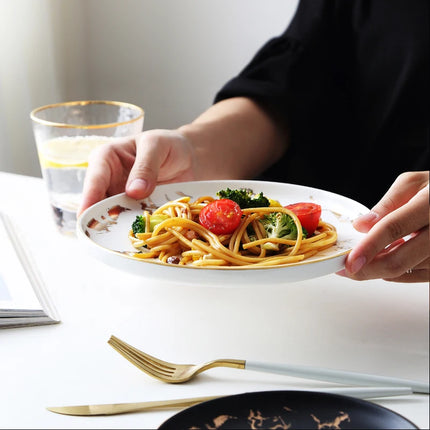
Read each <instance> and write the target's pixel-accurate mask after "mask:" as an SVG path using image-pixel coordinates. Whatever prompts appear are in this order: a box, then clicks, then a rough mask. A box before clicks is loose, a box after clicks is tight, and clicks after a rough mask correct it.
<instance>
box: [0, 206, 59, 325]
mask: <svg viewBox="0 0 430 430" xmlns="http://www.w3.org/2000/svg"><path fill="white" fill-rule="evenodd" d="M26 249H27V248H26V247H25V246H24V245H23V238H21V237H20V235H19V232H18V230H17V229H16V228H15V226H14V224H13V222H12V221H11V219H10V217H8V216H7V215H6V214H4V213H2V212H0V329H4V328H13V327H24V326H34V325H44V324H55V323H58V322H60V319H59V316H58V314H57V311H56V309H55V307H54V305H53V303H52V301H51V299H50V297H49V294H48V292H47V290H46V288H45V285H44V283H43V280H42V278H41V276H40V274H39V273H38V271H37V269H36V267H35V265H34V263H33V261H32V259H31V256H30V255H29V253H28V252H27V250H26Z"/></svg>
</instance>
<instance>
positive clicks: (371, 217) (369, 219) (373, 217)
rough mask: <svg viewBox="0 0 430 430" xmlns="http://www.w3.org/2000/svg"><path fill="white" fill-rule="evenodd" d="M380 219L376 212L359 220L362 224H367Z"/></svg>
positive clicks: (371, 212)
mask: <svg viewBox="0 0 430 430" xmlns="http://www.w3.org/2000/svg"><path fill="white" fill-rule="evenodd" d="M378 218H379V215H378V214H377V213H376V212H373V211H370V212H368V213H367V214H364V215H361V216H360V217H358V218H357V220H359V221H360V222H365V223H373V222H375V221H376V220H377V219H378Z"/></svg>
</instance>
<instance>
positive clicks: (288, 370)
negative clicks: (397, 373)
mask: <svg viewBox="0 0 430 430" xmlns="http://www.w3.org/2000/svg"><path fill="white" fill-rule="evenodd" d="M245 369H247V370H255V371H257V372H266V373H277V374H282V375H289V376H295V377H298V378H304V379H314V380H320V381H326V382H337V383H340V384H353V385H372V386H385V387H387V386H389V387H411V388H412V391H413V392H414V393H425V394H428V393H429V383H428V382H421V381H412V380H409V379H401V378H391V377H388V376H378V375H371V374H367V373H357V372H348V371H345V370H334V369H325V368H319V367H310V366H300V365H288V364H277V363H263V362H258V361H248V360H247V361H246V362H245Z"/></svg>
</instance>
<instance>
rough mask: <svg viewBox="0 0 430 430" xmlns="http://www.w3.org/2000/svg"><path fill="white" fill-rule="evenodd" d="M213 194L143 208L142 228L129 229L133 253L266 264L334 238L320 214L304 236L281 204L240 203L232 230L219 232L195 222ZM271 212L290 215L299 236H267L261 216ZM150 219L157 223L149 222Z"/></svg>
mask: <svg viewBox="0 0 430 430" xmlns="http://www.w3.org/2000/svg"><path fill="white" fill-rule="evenodd" d="M214 200H215V199H214V198H213V197H210V196H204V197H200V198H198V199H197V200H195V201H193V202H191V199H190V197H181V198H179V199H177V200H173V201H169V202H167V203H166V204H164V205H162V206H160V207H159V208H157V209H156V210H155V211H153V212H149V211H143V214H142V219H143V221H144V223H145V233H133V230H130V232H129V239H130V241H131V243H132V245H133V246H134V247H135V248H136V249H137V250H138V252H136V253H134V254H133V255H134V256H135V257H137V258H141V259H156V260H158V261H161V262H163V263H170V264H178V265H192V266H199V267H220V266H241V267H245V268H246V267H262V266H264V267H266V266H269V267H270V266H281V265H288V264H294V263H298V262H300V261H303V260H305V259H307V258H309V257H311V256H313V255H315V254H317V253H318V252H320V251H322V250H324V249H327V248H329V247H331V246H333V245H334V244H335V243H336V241H337V232H336V229H335V228H334V226H332V225H330V224H328V223H326V222H324V221H322V220H320V221H319V225H318V228H317V230H316V231H315V233H314V234H313V235H312V236H311V237H308V238H304V237H303V229H302V225H301V223H300V220H299V218H298V217H297V216H296V214H295V213H294V212H292V211H291V210H289V209H287V208H284V207H281V206H269V207H259V208H248V209H243V210H242V217H241V220H240V224H239V226H238V227H237V228H236V229H235V231H234V232H233V233H231V234H220V235H217V234H214V233H212V232H211V231H210V230H208V229H206V228H205V227H203V226H202V225H201V224H200V223H199V214H200V211H201V210H202V209H203V208H204V207H205V206H206V205H207V204H209V203H210V202H212V201H214ZM270 213H285V214H287V215H289V216H290V217H291V218H292V219H293V221H294V224H295V226H296V228H297V239H295V240H291V239H285V238H282V237H281V238H277V237H268V235H267V232H266V230H265V229H264V227H263V223H262V222H261V220H262V219H263V218H264V217H265V216H266V215H267V214H270ZM154 219H155V220H156V222H157V223H156V224H155V225H151V223H153V220H154ZM151 229H152V231H151ZM250 232H251V233H250Z"/></svg>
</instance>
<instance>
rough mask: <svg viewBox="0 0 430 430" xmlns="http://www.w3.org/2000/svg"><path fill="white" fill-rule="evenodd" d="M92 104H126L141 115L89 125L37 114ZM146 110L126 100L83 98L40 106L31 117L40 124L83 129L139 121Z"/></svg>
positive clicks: (32, 112) (33, 111)
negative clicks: (42, 117) (48, 118)
mask: <svg viewBox="0 0 430 430" xmlns="http://www.w3.org/2000/svg"><path fill="white" fill-rule="evenodd" d="M91 104H104V105H114V106H124V107H128V108H130V109H134V110H137V111H138V112H140V114H139V116H137V117H136V118H133V119H131V120H129V121H123V122H111V123H106V124H89V125H81V124H66V123H61V122H53V121H47V120H45V119H41V118H38V117H37V114H38V113H39V112H41V111H43V110H46V109H51V108H56V107H60V106H87V105H91ZM144 114H145V112H144V110H143V109H142V108H141V107H139V106H137V105H134V104H132V103H125V102H116V101H109V100H81V101H73V102H64V103H53V104H50V105H45V106H41V107H38V108H36V109H34V110H32V111H31V113H30V118H31V119H32V120H33V121H34V122H37V123H39V124H43V125H48V126H51V127H60V128H83V129H98V128H109V127H118V126H121V125H126V124H131V123H133V122H136V121H139V120H140V119H142V118H143V116H144Z"/></svg>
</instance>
